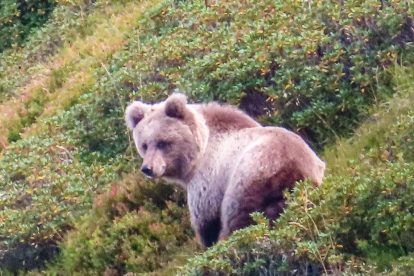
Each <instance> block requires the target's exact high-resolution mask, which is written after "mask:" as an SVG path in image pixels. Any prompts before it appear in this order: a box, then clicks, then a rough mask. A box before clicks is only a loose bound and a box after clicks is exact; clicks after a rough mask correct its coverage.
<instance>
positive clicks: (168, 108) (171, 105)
mask: <svg viewBox="0 0 414 276" xmlns="http://www.w3.org/2000/svg"><path fill="white" fill-rule="evenodd" d="M186 105H187V97H186V96H185V95H184V94H181V93H174V94H172V95H171V96H169V97H168V99H167V100H166V101H165V114H166V115H167V116H168V117H172V118H177V119H184V117H185V113H186V110H185V109H186Z"/></svg>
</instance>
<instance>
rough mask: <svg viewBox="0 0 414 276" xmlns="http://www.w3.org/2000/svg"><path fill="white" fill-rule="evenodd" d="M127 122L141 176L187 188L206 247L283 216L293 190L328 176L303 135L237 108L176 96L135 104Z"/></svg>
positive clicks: (197, 229)
mask: <svg viewBox="0 0 414 276" xmlns="http://www.w3.org/2000/svg"><path fill="white" fill-rule="evenodd" d="M126 121H127V125H128V127H129V128H130V129H131V130H132V131H133V136H134V140H135V144H136V146H137V149H138V152H139V154H140V155H141V156H142V157H143V159H144V160H143V164H142V171H143V172H144V173H145V174H146V175H147V176H150V177H161V178H164V179H166V180H167V181H170V182H173V183H178V184H180V185H182V186H183V187H184V188H186V189H187V192H188V205H189V209H190V214H191V223H192V225H193V227H194V228H195V230H196V231H197V234H198V235H199V236H200V239H201V241H202V243H203V244H204V245H206V246H210V245H212V244H213V243H214V242H216V241H217V240H218V239H219V238H225V237H227V236H228V235H230V234H231V233H232V232H233V231H234V230H237V229H240V228H243V227H245V226H247V225H249V224H251V223H252V219H251V217H250V213H251V212H254V211H259V212H264V214H265V216H266V217H268V218H269V219H271V220H274V219H276V218H277V217H278V216H279V214H280V213H281V212H282V211H283V209H284V207H285V203H284V199H283V191H284V190H285V189H286V188H288V189H291V188H292V187H293V186H294V184H295V182H296V181H299V180H303V179H305V178H311V179H312V180H313V182H314V183H315V186H317V185H319V184H320V183H321V182H322V178H323V176H324V170H325V163H324V162H322V161H321V160H320V159H319V158H318V156H317V155H316V154H315V153H314V152H313V151H312V150H311V149H310V148H309V146H308V145H307V144H306V143H305V142H304V141H303V140H302V139H301V138H300V137H299V136H298V135H296V134H294V133H292V132H290V131H288V130H286V129H283V128H278V127H261V126H260V124H259V123H257V122H256V121H255V120H253V119H252V118H250V117H249V116H247V115H246V114H244V113H243V112H241V111H240V110H238V109H235V108H233V107H230V106H220V105H218V104H216V103H210V104H201V105H200V104H187V99H186V97H185V96H184V95H182V94H174V95H172V96H170V97H169V98H168V99H167V100H166V101H165V102H161V103H158V104H155V105H147V104H144V103H142V102H134V103H132V104H131V105H130V106H128V108H127V109H126Z"/></svg>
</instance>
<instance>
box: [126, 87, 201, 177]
mask: <svg viewBox="0 0 414 276" xmlns="http://www.w3.org/2000/svg"><path fill="white" fill-rule="evenodd" d="M125 120H126V123H127V126H128V128H129V129H131V130H132V132H133V137H134V141H135V145H136V147H137V149H138V153H139V154H140V155H141V157H142V158H143V162H142V167H141V171H142V172H143V173H144V174H145V175H146V176H148V177H154V178H160V177H162V178H164V179H166V180H170V181H173V182H178V183H181V184H182V185H185V183H186V182H187V181H188V180H189V179H190V178H191V177H192V175H193V173H194V172H195V170H196V167H197V160H198V159H199V158H200V157H201V156H202V155H203V153H204V150H205V147H206V144H207V139H208V129H207V127H206V125H205V121H204V118H203V117H202V115H201V114H199V113H198V112H196V111H195V110H194V108H192V106H191V105H187V98H186V96H185V95H183V94H179V93H175V94H172V95H171V96H170V97H168V99H167V100H166V101H164V102H161V103H157V104H154V105H149V104H145V103H143V102H140V101H135V102H133V103H132V104H130V105H129V106H128V107H127V108H126V111H125Z"/></svg>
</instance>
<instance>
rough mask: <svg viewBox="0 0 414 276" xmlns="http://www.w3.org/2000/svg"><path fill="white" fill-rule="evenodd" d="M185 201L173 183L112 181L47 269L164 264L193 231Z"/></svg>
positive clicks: (86, 271)
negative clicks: (171, 184)
mask: <svg viewBox="0 0 414 276" xmlns="http://www.w3.org/2000/svg"><path fill="white" fill-rule="evenodd" d="M130 179H132V177H130ZM184 203H185V197H183V192H182V191H181V190H179V191H175V190H174V189H173V188H172V186H170V185H166V184H162V183H153V182H149V181H145V182H144V181H140V182H139V183H137V181H136V180H127V181H124V182H122V183H114V184H113V185H112V187H111V189H110V190H109V192H108V193H104V194H101V195H100V196H98V197H97V198H96V199H95V202H94V209H93V210H92V211H91V212H90V213H88V214H87V215H85V216H84V217H82V219H80V220H79V221H78V222H77V223H76V224H75V228H76V230H74V231H71V232H70V233H69V234H68V235H67V236H66V237H65V239H64V241H63V242H62V243H61V245H60V248H61V250H62V255H61V256H59V257H58V259H57V260H55V265H52V266H51V267H50V268H49V270H48V271H49V272H50V271H58V273H57V274H58V275H102V274H103V273H109V271H111V273H114V275H115V274H116V275H122V273H126V272H136V273H144V272H151V271H154V270H156V269H159V268H161V267H164V266H165V265H166V264H168V262H170V261H171V260H173V257H174V256H175V254H176V253H177V252H179V251H180V248H181V247H182V246H183V245H184V244H185V243H187V242H188V241H189V239H190V238H192V237H193V235H194V233H193V231H192V230H191V227H190V225H189V220H188V212H187V208H186V206H185V204H184ZM183 218H186V219H183Z"/></svg>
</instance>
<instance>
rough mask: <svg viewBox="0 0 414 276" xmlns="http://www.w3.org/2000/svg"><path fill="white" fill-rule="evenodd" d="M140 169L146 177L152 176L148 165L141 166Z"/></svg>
mask: <svg viewBox="0 0 414 276" xmlns="http://www.w3.org/2000/svg"><path fill="white" fill-rule="evenodd" d="M141 171H142V172H143V173H144V174H145V175H146V176H148V177H152V176H153V171H152V168H150V167H148V166H142V167H141Z"/></svg>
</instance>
